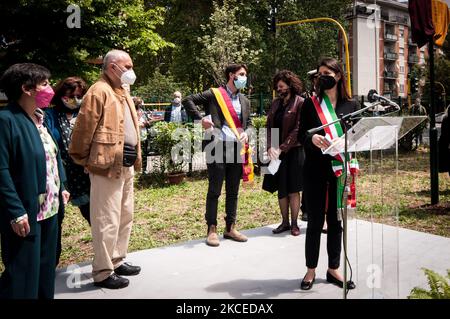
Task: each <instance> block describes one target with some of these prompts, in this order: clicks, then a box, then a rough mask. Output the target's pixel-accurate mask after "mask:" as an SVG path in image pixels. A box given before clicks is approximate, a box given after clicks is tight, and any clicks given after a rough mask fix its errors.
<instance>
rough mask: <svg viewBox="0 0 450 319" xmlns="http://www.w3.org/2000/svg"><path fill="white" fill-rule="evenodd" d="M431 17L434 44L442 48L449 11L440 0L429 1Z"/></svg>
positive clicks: (449, 19)
mask: <svg viewBox="0 0 450 319" xmlns="http://www.w3.org/2000/svg"><path fill="white" fill-rule="evenodd" d="M431 17H432V20H433V25H434V37H433V38H434V43H435V44H436V45H438V46H442V45H443V44H444V41H445V37H446V36H447V31H448V25H449V23H450V9H449V8H448V6H447V4H446V3H445V2H444V1H442V0H431Z"/></svg>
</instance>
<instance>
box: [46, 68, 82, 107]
mask: <svg viewBox="0 0 450 319" xmlns="http://www.w3.org/2000/svg"><path fill="white" fill-rule="evenodd" d="M78 88H80V89H81V96H83V95H85V94H86V91H87V85H86V82H84V80H83V79H82V78H80V77H77V76H71V77H68V78H66V79H64V80H62V81H60V82H58V84H56V86H55V96H53V99H52V102H51V103H52V104H53V105H54V106H55V110H56V111H58V112H68V113H71V112H73V111H71V110H70V109H68V108H67V107H66V106H65V105H64V103H63V102H62V100H61V98H62V97H63V96H66V95H67V93H69V94H72V93H73V92H75V90H76V89H78Z"/></svg>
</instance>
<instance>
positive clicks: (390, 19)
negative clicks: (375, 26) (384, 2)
mask: <svg viewBox="0 0 450 319" xmlns="http://www.w3.org/2000/svg"><path fill="white" fill-rule="evenodd" d="M381 18H382V19H383V20H384V22H385V23H389V24H399V23H400V24H408V18H407V17H402V16H387V15H383V14H382V15H381Z"/></svg>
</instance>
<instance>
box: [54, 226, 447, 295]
mask: <svg viewBox="0 0 450 319" xmlns="http://www.w3.org/2000/svg"><path fill="white" fill-rule="evenodd" d="M274 227H276V225H270V226H266V227H262V228H256V229H251V230H247V231H244V233H245V234H246V235H247V236H248V237H249V241H248V242H247V243H236V242H233V241H230V240H223V239H222V240H221V244H220V247H217V248H215V247H214V248H213V247H208V246H206V245H205V244H204V240H203V239H202V240H194V241H189V242H185V243H181V244H177V245H173V246H167V247H161V248H155V249H149V250H144V251H138V252H133V253H130V254H129V255H128V258H127V261H129V262H131V263H133V264H135V265H140V266H141V267H142V272H141V274H140V275H138V276H134V277H129V279H130V286H129V287H127V288H125V289H120V290H107V289H99V288H97V287H95V286H94V285H93V284H92V278H91V275H90V271H91V266H90V264H89V263H86V264H81V265H72V266H70V267H68V268H66V269H61V270H59V271H58V272H57V277H56V295H55V298H58V299H62V298H68V299H97V298H113V299H115V298H138V299H146V298H152V299H199V298H202V299H203V298H205V299H215V298H220V299H227V298H245V299H251V298H258V299H260V298H283V299H294V298H297V299H301V298H313V299H323V298H342V297H343V294H342V289H340V288H338V287H336V286H334V285H331V284H329V283H327V282H326V280H325V278H326V277H325V273H326V269H327V253H326V235H322V242H321V252H320V260H319V266H318V268H317V277H316V283H315V284H314V287H313V289H312V290H310V291H302V290H300V289H299V285H300V280H301V278H303V275H304V274H305V271H306V266H305V257H304V249H305V248H304V247H305V233H306V223H301V235H300V236H298V237H293V236H291V235H290V233H289V232H285V233H283V234H279V235H273V234H272V229H273V228H274ZM348 227H349V231H348V234H349V236H348V237H349V239H348V245H347V246H348V250H347V251H348V257H349V260H350V262H351V265H352V269H353V280H354V281H355V283H356V284H357V289H355V290H353V291H350V292H349V294H348V298H357V299H360V298H406V297H407V296H408V295H409V293H410V291H411V289H412V288H413V287H415V286H422V287H427V284H426V277H425V275H424V274H423V272H422V270H421V267H426V268H430V269H432V270H434V271H437V272H439V273H441V274H445V273H446V269H448V268H450V238H445V237H440V236H435V235H430V234H426V233H420V232H416V231H412V230H407V229H397V228H395V227H391V226H386V225H381V224H371V223H369V222H366V221H361V220H353V221H350V222H349V226H348ZM342 255H343V254H342ZM341 265H343V263H342V264H341ZM342 269H343V266H341V270H342Z"/></svg>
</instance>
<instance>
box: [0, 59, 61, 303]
mask: <svg viewBox="0 0 450 319" xmlns="http://www.w3.org/2000/svg"><path fill="white" fill-rule="evenodd" d="M49 77H50V72H49V71H48V70H47V69H46V68H44V67H42V66H40V65H36V64H32V63H21V64H15V65H13V66H11V67H10V68H9V69H8V70H6V71H5V73H4V74H3V75H2V77H1V79H0V88H1V90H2V91H3V92H4V93H5V94H6V96H7V97H8V103H9V104H8V105H7V106H6V107H5V108H3V109H2V110H0V235H1V253H2V261H3V263H4V265H5V270H4V272H3V273H2V275H1V277H0V298H17V299H24V298H33V299H35V298H53V296H54V286H55V261H56V242H57V237H58V220H57V211H58V206H59V201H58V200H59V198H60V192H61V187H62V186H61V185H63V183H64V181H65V175H64V170H63V168H62V162H61V159H60V156H59V152H58V148H57V146H56V143H54V141H53V140H52V137H51V136H50V134H49V133H48V132H47V131H46V130H44V129H43V127H42V117H41V116H42V112H41V113H40V115H39V114H36V111H37V109H38V107H44V106H46V105H49V103H50V100H51V98H52V97H53V95H54V93H53V90H52V88H51V86H50V84H49V82H48V78H49ZM49 168H50V169H49ZM55 211H56V212H55Z"/></svg>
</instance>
